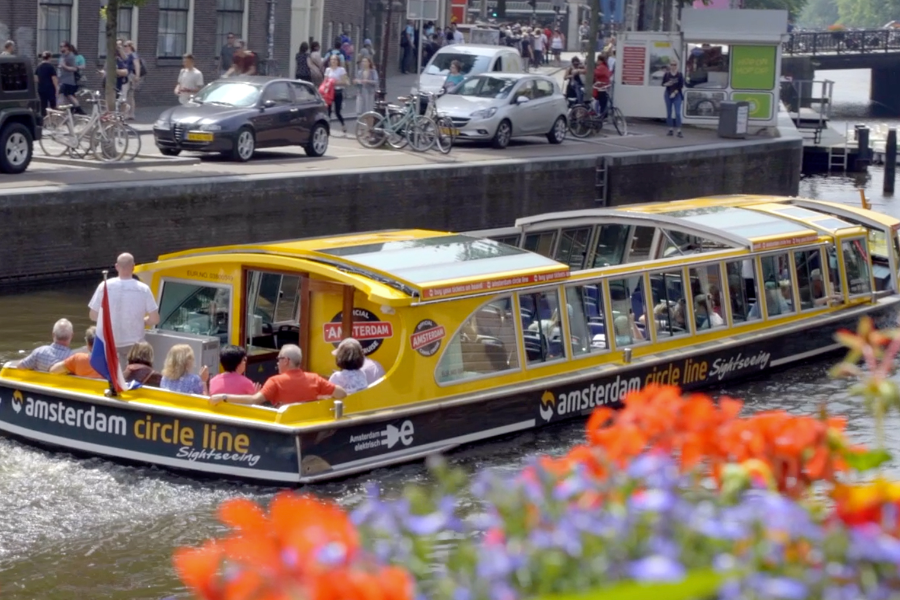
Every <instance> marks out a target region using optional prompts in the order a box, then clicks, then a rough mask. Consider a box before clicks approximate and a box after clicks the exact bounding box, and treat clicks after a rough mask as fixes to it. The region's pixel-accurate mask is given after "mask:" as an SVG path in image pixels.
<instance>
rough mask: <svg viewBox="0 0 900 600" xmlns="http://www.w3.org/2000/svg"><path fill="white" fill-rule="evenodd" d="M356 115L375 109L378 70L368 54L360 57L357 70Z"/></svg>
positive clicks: (354, 81) (355, 81) (355, 80)
mask: <svg viewBox="0 0 900 600" xmlns="http://www.w3.org/2000/svg"><path fill="white" fill-rule="evenodd" d="M353 83H355V84H356V116H359V115H361V114H364V113H367V112H369V111H370V110H375V90H376V89H377V88H378V72H377V71H376V70H375V67H374V65H373V64H372V61H371V60H370V59H369V57H367V56H363V57H362V58H360V59H359V66H358V68H357V70H356V78H355V79H354V80H353Z"/></svg>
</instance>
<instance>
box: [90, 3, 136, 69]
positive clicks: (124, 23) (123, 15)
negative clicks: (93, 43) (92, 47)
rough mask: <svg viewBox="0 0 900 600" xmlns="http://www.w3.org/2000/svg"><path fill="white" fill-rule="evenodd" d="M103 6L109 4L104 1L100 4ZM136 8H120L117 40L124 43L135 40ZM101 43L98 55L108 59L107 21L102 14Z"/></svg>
mask: <svg viewBox="0 0 900 600" xmlns="http://www.w3.org/2000/svg"><path fill="white" fill-rule="evenodd" d="M100 4H101V5H102V6H106V5H107V4H108V2H107V0H102V2H101V3H100ZM134 10H135V9H134V7H131V6H123V7H120V8H119V19H118V22H117V23H116V39H117V40H122V41H123V42H124V41H126V40H134V34H133V32H132V30H131V27H132V22H133V20H134ZM99 40H100V41H99V43H98V44H97V48H98V49H99V51H98V52H97V55H98V56H99V57H100V58H105V57H106V19H105V18H103V16H102V13H101V17H100V38H99Z"/></svg>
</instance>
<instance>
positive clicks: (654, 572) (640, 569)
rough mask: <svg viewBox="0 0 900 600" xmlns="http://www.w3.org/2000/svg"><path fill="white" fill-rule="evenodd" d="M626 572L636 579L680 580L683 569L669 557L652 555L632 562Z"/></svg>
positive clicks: (683, 574) (683, 572)
mask: <svg viewBox="0 0 900 600" xmlns="http://www.w3.org/2000/svg"><path fill="white" fill-rule="evenodd" d="M628 574H629V575H630V576H631V578H632V579H635V580H636V581H672V582H675V581H681V580H682V579H684V576H685V569H684V567H683V566H682V565H681V563H678V562H676V561H674V560H672V559H671V558H668V557H666V556H660V555H652V556H648V557H646V558H642V559H639V560H636V561H634V562H632V563H631V564H630V565H629V567H628Z"/></svg>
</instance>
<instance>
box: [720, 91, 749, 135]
mask: <svg viewBox="0 0 900 600" xmlns="http://www.w3.org/2000/svg"><path fill="white" fill-rule="evenodd" d="M749 118H750V103H749V102H747V101H745V100H741V101H738V102H722V103H720V104H719V137H723V138H735V139H744V138H746V137H747V121H748V120H749Z"/></svg>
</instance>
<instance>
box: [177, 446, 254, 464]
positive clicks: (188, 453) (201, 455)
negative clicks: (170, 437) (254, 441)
mask: <svg viewBox="0 0 900 600" xmlns="http://www.w3.org/2000/svg"><path fill="white" fill-rule="evenodd" d="M175 457H176V458H186V459H188V460H189V461H191V462H195V461H197V460H215V461H218V462H245V463H248V464H249V465H250V466H251V467H255V466H256V463H258V462H259V454H241V453H240V452H216V451H215V450H208V449H206V448H203V449H201V450H197V449H196V448H194V447H192V446H182V447H181V448H179V449H178V454H176V455H175Z"/></svg>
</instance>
